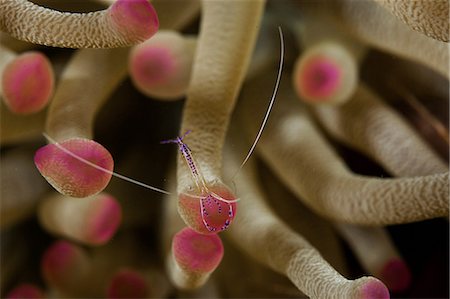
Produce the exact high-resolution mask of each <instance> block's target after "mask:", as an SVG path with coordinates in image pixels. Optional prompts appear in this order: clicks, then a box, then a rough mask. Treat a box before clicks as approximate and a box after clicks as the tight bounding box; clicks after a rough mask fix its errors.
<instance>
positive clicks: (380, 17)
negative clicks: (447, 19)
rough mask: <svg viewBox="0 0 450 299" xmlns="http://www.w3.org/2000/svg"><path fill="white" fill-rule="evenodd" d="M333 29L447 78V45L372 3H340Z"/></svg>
mask: <svg viewBox="0 0 450 299" xmlns="http://www.w3.org/2000/svg"><path fill="white" fill-rule="evenodd" d="M335 4H336V5H335V7H333V8H332V9H330V8H329V7H328V11H332V13H333V14H334V15H335V17H336V26H342V27H341V28H343V29H345V30H347V31H348V32H349V33H351V34H352V35H353V36H354V37H356V38H358V39H360V40H361V41H364V42H366V43H368V44H369V45H371V46H373V47H376V48H379V49H381V50H384V51H388V52H391V53H393V54H396V55H399V56H401V57H404V58H407V59H410V60H414V61H417V62H419V63H421V64H424V65H427V66H428V67H430V68H432V69H434V70H435V71H437V72H439V73H440V74H441V75H443V76H445V77H447V78H448V76H449V73H448V71H449V66H448V62H449V53H448V44H446V43H443V42H441V41H437V40H434V39H431V38H429V37H426V36H424V35H423V34H420V33H418V32H416V31H414V30H413V29H411V28H409V27H408V26H407V25H405V24H404V23H402V22H401V21H400V20H398V19H397V18H396V17H395V16H393V15H391V14H390V13H389V12H388V11H386V10H385V9H384V8H383V7H381V6H380V5H378V4H377V3H375V2H372V1H357V0H339V1H336V2H335Z"/></svg>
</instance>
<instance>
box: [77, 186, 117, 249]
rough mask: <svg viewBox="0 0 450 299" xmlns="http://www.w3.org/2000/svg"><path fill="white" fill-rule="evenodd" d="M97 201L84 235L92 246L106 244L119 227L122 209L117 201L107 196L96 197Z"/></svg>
mask: <svg viewBox="0 0 450 299" xmlns="http://www.w3.org/2000/svg"><path fill="white" fill-rule="evenodd" d="M98 197H100V198H98ZM97 201H98V202H97V204H96V206H95V208H94V209H93V211H92V214H91V220H90V223H89V224H88V225H87V226H86V227H87V232H86V233H87V239H88V240H89V241H90V242H91V243H92V244H97V245H101V244H104V243H106V242H108V241H109V240H110V239H111V237H112V236H113V235H114V233H115V232H116V230H117V228H118V227H119V225H120V222H121V220H122V208H121V206H120V204H119V203H118V202H117V200H116V199H115V198H114V197H112V196H110V195H108V194H99V195H97Z"/></svg>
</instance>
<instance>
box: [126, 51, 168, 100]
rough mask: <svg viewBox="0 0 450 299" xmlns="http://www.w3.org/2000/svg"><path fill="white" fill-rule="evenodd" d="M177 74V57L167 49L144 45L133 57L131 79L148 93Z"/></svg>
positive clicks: (134, 52)
mask: <svg viewBox="0 0 450 299" xmlns="http://www.w3.org/2000/svg"><path fill="white" fill-rule="evenodd" d="M175 72H176V66H175V57H173V55H172V53H171V52H170V50H169V49H167V48H165V47H162V46H146V45H145V44H142V45H140V46H138V47H136V49H135V50H134V51H133V53H132V55H131V61H130V73H131V78H132V79H133V82H134V83H135V84H136V85H137V86H138V88H139V89H141V90H143V91H144V92H146V93H149V94H151V92H152V89H153V88H154V87H157V86H160V85H163V84H165V83H166V82H168V81H170V78H171V77H172V76H173V75H175Z"/></svg>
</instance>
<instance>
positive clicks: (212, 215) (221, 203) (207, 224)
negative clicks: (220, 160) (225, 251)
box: [161, 130, 236, 233]
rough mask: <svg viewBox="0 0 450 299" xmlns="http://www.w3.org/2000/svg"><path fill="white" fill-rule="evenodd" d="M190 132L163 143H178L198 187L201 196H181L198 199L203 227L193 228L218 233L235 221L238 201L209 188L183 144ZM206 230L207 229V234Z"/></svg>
mask: <svg viewBox="0 0 450 299" xmlns="http://www.w3.org/2000/svg"><path fill="white" fill-rule="evenodd" d="M190 132H191V131H190V130H189V131H186V132H185V133H184V134H183V135H182V136H179V137H177V138H176V139H170V140H165V141H162V142H161V143H176V144H177V145H178V148H179V150H180V153H181V155H182V156H183V158H184V160H185V161H186V164H187V166H188V167H189V170H190V172H191V174H192V178H193V181H194V183H195V185H196V187H197V193H198V194H199V195H195V194H186V193H183V194H182V196H181V198H183V199H184V200H186V198H191V199H198V201H199V205H200V216H201V221H200V224H201V225H202V226H203V227H193V229H196V230H198V231H200V232H203V233H217V232H220V231H223V230H225V229H227V228H228V226H229V225H230V224H231V221H232V220H233V219H234V216H235V209H236V200H234V199H231V200H229V199H225V198H223V197H222V196H220V195H218V194H217V193H216V192H213V191H211V190H210V188H208V186H207V184H206V182H205V179H204V178H203V175H202V174H201V171H200V169H199V168H198V167H197V164H196V163H195V159H194V157H193V155H192V152H191V150H190V148H189V147H188V146H187V144H186V143H184V142H183V139H184V137H185V136H186V135H187V134H189V133H190ZM227 197H228V196H227ZM188 206H189V207H190V209H193V208H194V207H193V206H192V204H191V203H188ZM195 210H196V211H197V213H194V214H198V205H197V207H196V208H195ZM197 222H198V221H197ZM204 228H206V230H207V231H206V232H205V230H204Z"/></svg>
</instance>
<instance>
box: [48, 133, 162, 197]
mask: <svg viewBox="0 0 450 299" xmlns="http://www.w3.org/2000/svg"><path fill="white" fill-rule="evenodd" d="M42 135H44V137H45V138H46V139H47V140H48V141H49V142H51V143H53V144H54V145H55V146H56V147H57V148H59V149H60V150H62V151H63V152H65V153H66V154H68V155H70V156H71V157H73V158H75V159H77V160H78V161H80V162H82V163H84V164H86V165H89V166H91V167H94V168H95V169H97V170H100V171H103V172H105V173H108V174H110V175H112V176H115V177H116V178H119V179H122V180H124V181H127V182H130V183H133V184H136V185H139V186H141V187H144V188H147V189H150V190H153V191H156V192H159V193H163V194H168V195H170V194H171V193H170V192H168V191H165V190H163V189H160V188H156V187H153V186H150V185H147V184H145V183H142V182H139V181H137V180H134V179H132V178H129V177H127V176H124V175H121V174H119V173H117V172H114V171H111V170H109V169H106V168H103V167H101V166H99V165H97V164H94V163H92V162H91V161H88V160H86V159H84V158H83V157H80V156H78V155H77V154H75V153H73V152H72V151H70V150H68V149H67V148H65V147H63V146H62V145H61V144H59V143H58V142H57V141H56V140H54V139H53V138H51V137H50V136H48V135H47V134H46V133H42Z"/></svg>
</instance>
